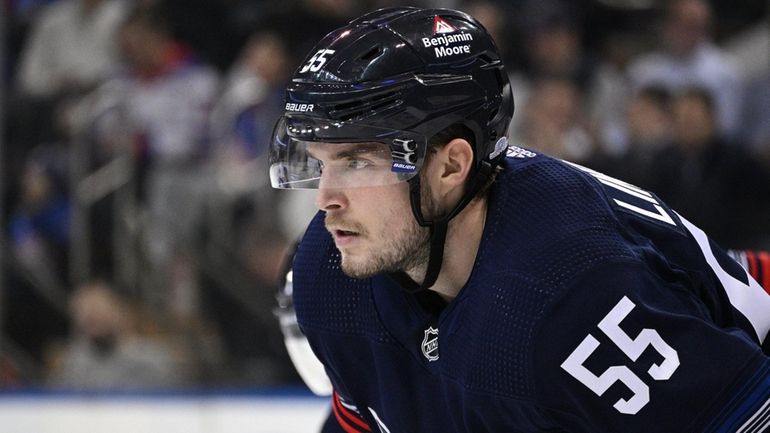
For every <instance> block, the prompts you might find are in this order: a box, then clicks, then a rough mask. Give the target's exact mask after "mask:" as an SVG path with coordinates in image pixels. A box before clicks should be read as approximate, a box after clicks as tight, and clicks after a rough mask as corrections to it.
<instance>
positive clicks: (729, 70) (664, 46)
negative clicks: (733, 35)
mask: <svg viewBox="0 0 770 433" xmlns="http://www.w3.org/2000/svg"><path fill="white" fill-rule="evenodd" d="M711 20H712V14H711V7H710V5H709V3H708V1H706V0H674V1H672V2H670V3H668V4H667V5H666V11H665V17H664V19H663V23H662V31H661V37H662V41H661V42H660V43H661V46H660V49H659V50H658V51H654V52H652V53H649V54H647V55H644V56H642V57H641V58H639V59H638V60H636V61H634V63H633V64H632V65H631V66H630V67H629V74H630V77H631V80H632V83H633V85H634V86H635V88H637V89H638V88H640V87H646V86H650V85H660V86H664V87H666V88H667V89H669V91H672V92H677V91H681V90H683V89H685V88H687V87H692V86H698V87H702V88H704V89H707V90H708V91H709V92H711V93H712V94H713V95H714V100H715V102H716V106H715V107H716V114H717V117H716V118H717V128H718V130H719V133H720V134H722V135H725V136H728V137H731V138H734V137H735V134H736V133H737V132H738V130H737V129H738V113H739V110H740V96H741V94H740V92H741V88H740V86H741V83H740V73H739V71H738V67H737V64H736V63H735V62H733V61H732V60H731V59H730V58H729V57H728V56H727V55H726V54H725V52H723V51H722V50H721V49H720V48H718V47H717V46H715V45H714V44H713V43H712V42H711V41H710V40H709V28H710V26H711Z"/></svg>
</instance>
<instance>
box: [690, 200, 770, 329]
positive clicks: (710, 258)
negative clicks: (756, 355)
mask: <svg viewBox="0 0 770 433" xmlns="http://www.w3.org/2000/svg"><path fill="white" fill-rule="evenodd" d="M679 218H680V219H681V220H682V222H683V223H684V225H685V227H686V228H687V230H688V231H689V232H690V233H691V234H692V236H693V237H694V238H695V240H696V241H697V242H698V245H699V246H700V250H701V252H702V253H703V257H704V258H705V259H706V262H708V264H709V266H710V267H711V269H712V270H713V271H714V273H715V274H716V276H717V278H719V281H720V282H721V283H722V286H724V289H725V292H726V293H727V297H728V298H729V299H730V303H731V304H733V307H735V308H736V309H737V310H738V311H740V312H741V314H743V315H744V316H746V318H747V319H748V320H749V322H750V323H751V326H752V327H753V328H754V331H755V332H756V333H757V338H758V339H759V343H760V344H762V343H764V341H765V338H766V337H767V334H768V332H770V296H768V294H767V292H765V290H764V289H763V288H762V286H760V285H759V283H758V282H756V281H755V280H754V278H752V277H751V275H749V274H748V272H746V270H745V269H743V272H745V273H746V278H748V281H749V285H748V286H747V285H746V284H744V283H743V282H742V281H739V280H737V279H735V278H734V277H733V276H732V275H730V274H728V273H727V272H726V271H725V270H724V269H722V266H721V265H720V264H719V262H718V261H717V259H716V257H714V252H713V251H711V245H710V244H709V239H708V236H706V234H705V233H703V230H701V229H699V228H698V227H696V226H695V225H693V224H692V223H691V222H689V221H687V220H686V219H685V218H683V217H682V216H681V215H679Z"/></svg>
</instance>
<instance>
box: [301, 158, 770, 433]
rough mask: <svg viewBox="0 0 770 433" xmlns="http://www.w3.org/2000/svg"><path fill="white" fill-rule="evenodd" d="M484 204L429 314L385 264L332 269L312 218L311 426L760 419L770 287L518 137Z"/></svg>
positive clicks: (692, 424)
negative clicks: (468, 260)
mask: <svg viewBox="0 0 770 433" xmlns="http://www.w3.org/2000/svg"><path fill="white" fill-rule="evenodd" d="M487 212H488V213H487V218H486V224H485V227H484V234H483V237H482V241H481V245H480V247H479V251H478V254H477V256H476V262H475V264H474V268H473V271H472V273H471V276H470V278H469V280H468V282H467V284H466V285H465V286H464V287H463V289H462V290H461V291H460V293H459V295H458V296H457V298H455V299H454V300H453V301H452V302H451V303H449V304H448V305H447V306H446V307H445V308H443V309H442V310H441V311H440V313H436V312H433V311H431V309H426V308H425V302H420V300H419V299H418V298H417V297H416V296H415V295H412V294H408V293H406V292H404V291H403V290H401V289H400V288H399V287H398V286H397V284H396V283H395V282H394V281H392V280H391V279H390V278H389V277H388V276H386V275H382V276H376V277H373V278H369V279H351V278H348V277H346V276H345V275H344V274H343V273H342V271H341V269H340V265H339V263H340V256H339V253H338V251H337V250H336V248H335V246H334V242H333V240H332V238H331V237H330V235H329V234H328V233H327V232H326V230H325V228H324V226H323V214H322V213H319V215H317V216H316V218H315V219H314V220H313V221H312V222H311V224H310V227H309V228H308V230H307V232H306V234H305V236H304V238H303V241H302V243H301V245H300V247H299V250H298V252H297V255H296V256H295V261H294V302H295V307H296V311H297V316H298V320H299V323H300V326H301V327H302V329H303V330H304V332H305V333H306V335H307V338H308V341H309V342H310V345H311V347H312V348H313V350H314V352H315V353H316V355H317V356H318V358H319V359H320V360H321V362H323V364H324V365H325V367H326V370H327V373H328V375H329V377H330V379H331V381H332V383H333V385H334V387H335V391H336V392H335V395H334V401H333V409H334V414H335V415H336V416H335V418H336V421H337V422H336V423H334V422H329V423H327V427H326V428H325V429H326V431H332V429H338V430H339V429H342V431H346V432H358V431H374V432H377V431H382V432H389V433H398V432H415V433H417V432H419V433H430V432H437V433H438V432H441V433H447V432H491V433H501V432H506V433H513V432H527V433H532V432H551V433H555V432H573V433H577V432H591V433H599V432H623V433H633V432H645V433H649V432H651V431H655V432H672V433H673V432H676V433H681V432H698V433H700V432H741V433H757V432H762V431H765V430H766V429H768V426H770V361H769V360H768V357H767V354H766V353H764V352H763V350H762V344H763V343H765V341H766V337H767V334H768V329H770V296H768V294H767V293H765V292H764V291H763V290H762V288H761V287H760V286H759V285H758V284H757V283H756V282H755V281H754V280H753V279H751V278H750V277H749V276H748V274H747V273H746V272H745V271H744V270H743V269H742V268H741V267H740V266H739V265H738V264H737V263H736V262H734V261H733V260H732V259H730V258H728V256H727V255H726V254H725V253H724V252H723V251H722V250H721V249H720V248H719V247H718V246H716V245H714V244H713V243H712V242H711V241H710V240H709V239H708V237H706V235H705V234H703V232H702V231H700V230H699V229H698V228H697V227H694V226H692V225H691V224H689V223H688V222H687V221H686V220H685V219H684V218H681V217H680V216H679V215H677V214H676V213H675V212H673V211H672V210H671V209H669V208H668V207H667V206H666V205H665V204H663V203H662V202H661V201H660V200H659V199H658V198H657V197H656V196H655V195H653V194H651V193H649V192H647V191H643V190H640V189H638V188H636V187H634V186H631V185H628V184H626V183H623V182H620V181H617V180H615V179H612V178H609V177H606V176H603V175H601V174H599V173H595V172H591V171H590V170H586V169H584V168H581V167H578V166H574V165H571V164H568V163H565V162H563V161H559V160H556V159H552V158H550V157H547V156H545V155H540V154H535V153H534V152H530V151H527V150H524V149H519V148H512V150H510V151H509V157H508V158H507V159H506V162H505V166H504V170H503V172H502V173H501V175H500V176H499V177H498V180H497V181H496V182H495V184H494V186H493V188H492V190H491V191H490V195H489V206H488V211H487ZM765 351H766V352H770V350H768V349H766V350H765ZM333 424H334V426H332V425H333Z"/></svg>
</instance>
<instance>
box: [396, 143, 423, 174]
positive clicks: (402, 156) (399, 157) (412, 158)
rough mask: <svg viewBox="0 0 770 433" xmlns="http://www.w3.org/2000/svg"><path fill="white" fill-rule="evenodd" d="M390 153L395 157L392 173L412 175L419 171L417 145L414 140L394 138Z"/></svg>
mask: <svg viewBox="0 0 770 433" xmlns="http://www.w3.org/2000/svg"><path fill="white" fill-rule="evenodd" d="M391 148H392V151H391V152H390V153H391V155H392V156H393V164H392V171H394V172H396V173H412V172H414V171H417V166H416V165H415V164H416V163H417V153H416V152H417V143H415V141H414V140H409V139H403V138H394V139H393V144H392V146H391Z"/></svg>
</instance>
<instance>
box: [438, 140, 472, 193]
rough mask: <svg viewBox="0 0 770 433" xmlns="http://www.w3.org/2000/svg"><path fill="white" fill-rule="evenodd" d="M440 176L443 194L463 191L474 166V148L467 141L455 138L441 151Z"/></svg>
mask: <svg viewBox="0 0 770 433" xmlns="http://www.w3.org/2000/svg"><path fill="white" fill-rule="evenodd" d="M439 155H440V158H437V159H439V160H440V161H441V165H440V167H439V176H440V179H441V189H442V192H443V193H449V192H451V191H453V190H456V189H457V188H460V189H462V187H463V185H465V180H466V178H467V177H468V175H469V173H470V171H471V167H472V166H473V148H472V147H471V144H470V143H468V141H467V140H464V139H462V138H455V139H453V140H452V141H450V142H449V143H447V144H446V146H444V147H443V148H442V149H441V150H440V151H439Z"/></svg>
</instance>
